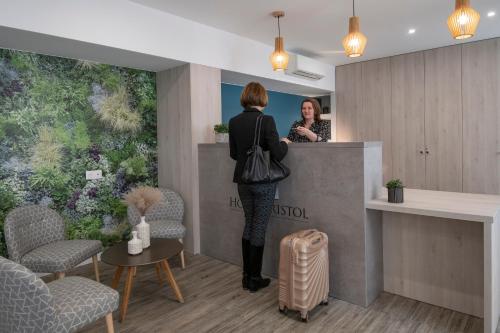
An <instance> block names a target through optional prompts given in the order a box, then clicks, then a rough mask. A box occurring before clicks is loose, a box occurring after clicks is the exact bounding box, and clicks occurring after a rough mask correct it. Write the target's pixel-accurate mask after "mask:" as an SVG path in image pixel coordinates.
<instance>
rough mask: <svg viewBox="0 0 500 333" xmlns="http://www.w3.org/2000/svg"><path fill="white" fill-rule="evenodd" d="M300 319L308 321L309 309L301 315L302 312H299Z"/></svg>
mask: <svg viewBox="0 0 500 333" xmlns="http://www.w3.org/2000/svg"><path fill="white" fill-rule="evenodd" d="M300 319H302V322H304V323H308V322H309V311H308V312H306V315H305V316H302V313H301V314H300Z"/></svg>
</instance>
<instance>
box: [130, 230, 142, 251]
mask: <svg viewBox="0 0 500 333" xmlns="http://www.w3.org/2000/svg"><path fill="white" fill-rule="evenodd" d="M139 253H142V240H140V239H139V238H137V231H132V239H131V240H129V241H128V254H131V255H135V254H139Z"/></svg>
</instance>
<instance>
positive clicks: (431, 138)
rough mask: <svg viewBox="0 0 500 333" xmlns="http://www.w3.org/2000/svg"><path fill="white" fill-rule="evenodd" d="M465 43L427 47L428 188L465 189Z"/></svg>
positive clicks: (426, 128) (455, 190) (426, 136)
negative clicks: (463, 182)
mask: <svg viewBox="0 0 500 333" xmlns="http://www.w3.org/2000/svg"><path fill="white" fill-rule="evenodd" d="M461 49H462V46H461V45H454V46H448V47H442V48H438V49H433V50H428V51H425V53H424V54H425V146H426V149H427V151H426V167H425V178H426V182H425V183H426V186H425V188H426V189H428V190H438V191H453V192H461V191H462V96H461V94H462V61H461V60H462V59H461V58H462V53H461Z"/></svg>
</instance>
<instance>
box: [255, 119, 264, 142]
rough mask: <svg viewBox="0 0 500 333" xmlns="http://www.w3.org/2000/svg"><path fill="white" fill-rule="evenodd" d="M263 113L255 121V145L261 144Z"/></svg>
mask: <svg viewBox="0 0 500 333" xmlns="http://www.w3.org/2000/svg"><path fill="white" fill-rule="evenodd" d="M263 118H264V116H263V115H259V116H258V117H257V121H256V122H255V133H254V137H253V145H254V146H258V145H259V144H260V128H261V127H262V119H263Z"/></svg>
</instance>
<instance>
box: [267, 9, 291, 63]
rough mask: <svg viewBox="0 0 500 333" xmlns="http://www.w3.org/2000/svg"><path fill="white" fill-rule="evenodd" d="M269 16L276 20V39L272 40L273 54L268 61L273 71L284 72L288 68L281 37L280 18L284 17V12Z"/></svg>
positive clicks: (273, 13) (276, 12) (287, 57)
mask: <svg viewBox="0 0 500 333" xmlns="http://www.w3.org/2000/svg"><path fill="white" fill-rule="evenodd" d="M271 15H272V16H274V17H275V18H277V19H278V37H276V38H275V39H274V52H273V53H271V56H270V57H269V60H270V61H271V65H272V66H273V70H274V71H284V70H285V69H287V67H288V59H289V56H288V53H286V51H285V46H284V45H285V42H284V39H283V37H281V29H280V17H283V16H285V12H283V11H275V12H272V13H271Z"/></svg>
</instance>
